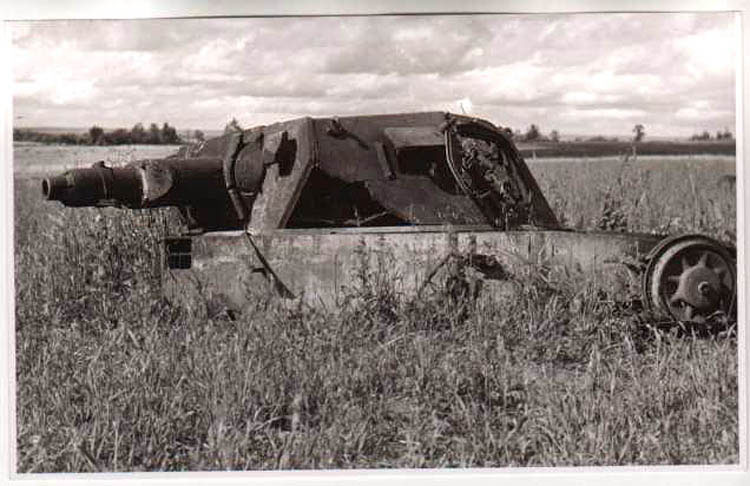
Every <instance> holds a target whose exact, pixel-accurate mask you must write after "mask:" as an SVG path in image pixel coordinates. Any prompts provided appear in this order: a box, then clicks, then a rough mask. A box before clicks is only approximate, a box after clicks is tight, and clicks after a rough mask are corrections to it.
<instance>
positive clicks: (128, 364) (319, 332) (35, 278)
mask: <svg viewBox="0 0 750 486" xmlns="http://www.w3.org/2000/svg"><path fill="white" fill-rule="evenodd" d="M554 168H555V169H558V168H559V171H560V172H559V174H560V175H558V176H557V177H552V175H551V171H552V169H550V170H548V171H546V172H545V173H544V174H543V176H542V177H543V178H544V177H548V179H546V180H545V179H543V182H542V184H543V185H546V188H547V193H548V194H549V193H550V192H551V193H552V201H551V202H552V204H553V205H555V206H556V207H557V208H558V209H560V206H563V207H565V208H568V211H567V212H566V213H565V214H566V215H567V216H566V218H569V219H568V220H569V221H570V218H572V216H571V215H573V214H577V213H576V207H577V205H578V204H579V202H578V198H582V199H586V198H587V197H592V198H594V196H590V195H589V193H583V192H580V191H579V192H575V191H576V188H575V184H577V183H578V182H577V179H580V177H577V176H576V177H572V178H571V179H570V180H569V182H568V183H567V184H568V185H569V186H571V187H570V188H569V189H567V190H566V191H565V192H564V191H563V187H564V184H565V183H564V182H562V179H561V177H564V175H565V174H568V172H567V171H569V170H570V169H569V168H568V167H565V166H559V167H558V166H555V167H554ZM533 170H537V169H533ZM607 170H609V169H607ZM575 174H576V173H573V174H572V175H575ZM592 177H593V175H592ZM601 177H602V178H603V179H605V180H606V177H605V176H601ZM649 177H650V178H651V179H650V180H652V181H653V180H657V181H658V180H660V178H661V177H662V176H661V175H659V174H658V171H654V172H653V173H652V174H651V175H650V176H649ZM599 182H602V181H601V180H600V181H598V182H596V181H592V182H591V183H590V184H591V186H590V187H592V189H591V190H590V192H595V193H597V194H598V191H599V187H602V186H601V185H600V184H599ZM32 184H33V182H29V181H25V180H23V179H18V180H17V181H16V194H15V203H16V253H15V275H16V292H17V295H16V298H17V302H16V312H17V314H16V380H17V387H16V388H17V397H16V398H17V412H18V413H17V431H18V434H17V448H18V463H17V467H18V470H19V471H21V472H53V471H78V472H86V471H142V470H148V471H152V470H227V469H298V468H380V467H488V466H494V467H502V466H559V465H570V466H573V465H578V466H583V465H621V464H709V463H710V464H720V463H721V464H723V463H736V462H737V461H738V435H737V434H738V416H737V413H738V410H737V353H736V340H735V339H734V337H732V335H731V333H730V334H729V335H728V336H712V337H709V338H699V337H695V336H688V337H685V336H680V337H678V336H676V335H674V334H670V333H663V332H657V331H655V330H652V329H651V328H650V327H649V326H648V325H647V324H645V323H643V322H641V320H640V317H639V315H638V314H636V313H634V312H633V311H632V310H629V309H622V308H618V307H616V306H615V305H614V304H613V303H611V302H610V300H609V299H607V298H603V296H602V295H601V293H600V292H599V291H598V290H597V289H595V288H593V287H592V286H591V285H590V284H589V283H587V282H586V281H585V280H583V279H581V278H578V277H577V276H575V275H567V276H566V275H551V276H549V278H546V279H539V278H534V276H533V275H529V276H528V277H527V278H522V279H519V285H518V286H517V287H516V289H515V290H514V293H513V294H512V298H508V297H507V294H505V295H506V297H500V296H499V295H498V296H492V295H490V296H487V297H486V298H483V299H480V300H479V301H478V302H476V304H473V305H471V306H466V307H464V308H458V307H456V306H455V305H454V304H452V303H451V299H449V298H445V297H446V296H441V295H440V294H437V295H433V294H426V295H424V296H421V297H420V298H414V297H405V296H401V295H398V294H396V293H394V292H392V288H391V287H389V281H390V280H391V279H392V278H394V277H397V276H394V275H390V274H389V273H388V268H387V266H383V267H381V268H380V269H378V270H376V271H375V272H368V271H363V272H362V273H361V275H360V277H361V279H360V282H359V284H358V285H356V286H355V287H353V288H351V289H348V298H347V299H344V304H343V305H342V307H341V308H340V309H336V310H326V309H321V308H309V307H303V306H299V307H294V306H292V307H290V306H288V305H282V304H280V303H279V302H277V301H258V303H257V305H256V306H255V308H253V309H249V310H248V311H247V312H245V313H243V314H241V315H238V316H234V315H231V314H229V313H226V312H220V309H219V310H217V309H214V311H213V312H211V313H209V315H208V316H197V315H191V314H189V313H188V312H187V311H185V310H184V309H181V308H175V307H172V306H170V305H169V304H168V303H166V302H164V301H163V300H162V299H161V297H160V292H159V291H160V289H159V268H160V261H159V258H160V256H159V254H158V252H157V248H158V245H157V242H158V240H159V238H160V237H161V236H162V235H163V234H164V233H165V232H166V231H168V227H169V225H170V224H172V219H171V215H170V214H169V213H168V212H133V213H129V212H124V211H116V210H111V211H110V210H97V209H83V210H67V209H62V208H60V207H58V206H57V205H53V204H45V203H42V202H41V201H39V200H38V199H37V198H36V193H35V186H33V185H32ZM648 187H651V188H652V189H653V188H654V187H661V186H659V185H658V184H657V185H656V186H648ZM556 188H557V189H556ZM571 191H572V192H571ZM563 193H565V194H567V195H568V198H569V202H564V199H563V197H562V196H563ZM570 194H575V195H576V197H575V198H570ZM647 197H651V198H653V201H656V200H657V198H656V197H655V195H654V194H650V195H649V196H647ZM675 197H676V196H675ZM634 198H635V196H633V195H631V194H629V193H628V194H625V195H624V199H625V200H626V201H634V200H635V199H634ZM592 200H593V199H592ZM668 201H673V200H671V199H668ZM703 201H704V200H700V199H699V204H702V203H703ZM628 204H631V202H628ZM649 204H650V205H651V206H649ZM657 204H662V203H655V202H650V203H648V204H646V206H645V207H657V206H655V205H657ZM664 204H666V203H664ZM689 204H691V203H689V202H688V203H686V204H683V205H682V206H681V207H683V208H684V209H685V213H684V214H681V215H679V216H677V217H680V218H682V219H681V221H690V222H691V223H690V224H693V223H692V222H693V221H694V215H693V214H692V213H690V212H689ZM626 207H628V208H629V207H631V206H626ZM638 207H639V208H643V207H644V206H643V205H640V204H639V206H638ZM633 208H634V209H633V210H632V212H626V215H627V217H628V219H627V221H628V229H638V228H640V227H643V228H644V229H652V228H651V227H648V226H645V223H643V222H640V223H639V222H638V220H637V219H636V218H635V215H636V214H639V213H638V212H637V211H640V209H638V208H635V207H634V206H633ZM653 211H656V210H653ZM587 214H590V217H591V218H592V219H591V222H586V223H585V224H584V226H586V225H589V226H592V227H593V225H594V224H595V218H596V217H597V213H596V212H595V211H594V210H592V211H591V212H589V213H587ZM653 216H654V217H655V218H657V219H656V220H655V221H656V225H657V226H656V227H657V229H661V227H660V226H659V225H660V224H663V222H664V221H667V218H670V217H671V216H669V215H665V216H664V217H657V215H656V214H653ZM588 217H589V216H588V215H586V216H585V218H588ZM592 222H593V223H592ZM694 224H696V225H697V226H698V227H700V224H701V223H700V219H695V223H694ZM703 224H707V225H709V226H707V227H705V228H704V229H706V230H707V229H708V228H710V227H711V226H710V225H711V224H715V223H713V222H711V220H708V222H707V223H706V221H704V223H703ZM717 224H718V223H717ZM724 224H725V227H731V224H728V223H724ZM631 225H634V226H631ZM638 225H643V226H638ZM717 227H718V226H717ZM374 268H377V267H374Z"/></svg>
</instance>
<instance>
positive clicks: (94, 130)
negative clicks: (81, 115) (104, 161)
mask: <svg viewBox="0 0 750 486" xmlns="http://www.w3.org/2000/svg"><path fill="white" fill-rule="evenodd" d="M102 135H104V129H103V128H102V127H99V126H96V125H94V126H93V127H91V128H89V138H90V139H91V144H92V145H98V144H99V142H100V139H101V138H102Z"/></svg>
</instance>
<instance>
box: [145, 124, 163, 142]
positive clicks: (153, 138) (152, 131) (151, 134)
mask: <svg viewBox="0 0 750 486" xmlns="http://www.w3.org/2000/svg"><path fill="white" fill-rule="evenodd" d="M146 142H147V143H152V144H160V143H162V139H161V130H159V125H157V124H156V123H152V124H151V126H149V127H148V137H146Z"/></svg>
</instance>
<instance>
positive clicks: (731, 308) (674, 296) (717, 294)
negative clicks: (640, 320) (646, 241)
mask: <svg viewBox="0 0 750 486" xmlns="http://www.w3.org/2000/svg"><path fill="white" fill-rule="evenodd" d="M735 267H736V263H735V258H734V256H733V255H732V254H731V253H730V252H729V251H728V250H727V249H726V248H725V246H724V245H722V244H721V243H719V242H718V241H716V240H713V239H711V238H708V237H706V236H699V235H687V236H682V237H677V238H672V239H669V240H665V241H664V242H662V243H661V244H659V246H658V247H657V248H656V249H655V252H654V254H653V255H652V257H651V259H650V260H649V262H648V264H647V266H646V271H645V272H644V275H643V294H644V301H645V303H646V307H647V309H648V310H650V311H651V312H652V313H653V314H655V315H656V316H659V317H665V318H669V319H671V320H674V321H678V322H683V323H690V324H709V323H711V321H712V320H714V319H716V318H723V319H726V318H731V317H733V314H734V312H735V302H736V299H737V290H736V282H737V277H736V273H737V271H736V268H735Z"/></svg>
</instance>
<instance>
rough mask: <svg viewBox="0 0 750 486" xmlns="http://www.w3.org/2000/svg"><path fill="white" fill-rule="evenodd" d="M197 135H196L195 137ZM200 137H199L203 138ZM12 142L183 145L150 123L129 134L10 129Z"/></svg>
mask: <svg viewBox="0 0 750 486" xmlns="http://www.w3.org/2000/svg"><path fill="white" fill-rule="evenodd" d="M196 135H197V134H196ZM202 135H203V134H202V133H200V136H201V137H202ZM13 140H14V141H17V142H41V143H57V144H64V145H136V144H149V145H178V144H181V143H184V141H183V140H182V138H181V137H180V136H179V135H178V134H177V130H176V129H175V128H174V127H172V126H170V125H169V123H166V122H165V123H164V124H163V125H162V126H161V128H160V127H159V126H158V125H157V124H156V123H152V124H151V125H150V126H149V128H148V129H146V128H145V127H144V126H143V124H142V123H136V124H135V125H134V126H133V128H131V129H130V130H128V129H126V128H117V129H115V130H112V131H105V130H104V129H103V128H102V127H100V126H97V125H94V126H93V127H91V128H89V130H88V132H86V133H80V134H79V133H45V132H38V131H34V130H27V129H23V128H14V129H13Z"/></svg>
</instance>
